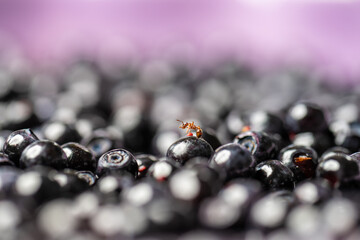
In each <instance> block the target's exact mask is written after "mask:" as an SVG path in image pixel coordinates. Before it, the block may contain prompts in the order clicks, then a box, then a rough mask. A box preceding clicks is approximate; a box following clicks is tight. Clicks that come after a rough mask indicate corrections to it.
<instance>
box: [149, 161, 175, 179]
mask: <svg viewBox="0 0 360 240" xmlns="http://www.w3.org/2000/svg"><path fill="white" fill-rule="evenodd" d="M171 171H172V167H171V165H170V164H169V163H167V162H158V163H156V166H155V168H154V172H153V175H154V177H155V178H157V179H159V178H163V177H168V176H169V175H170V173H171Z"/></svg>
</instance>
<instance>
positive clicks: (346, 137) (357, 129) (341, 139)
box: [331, 122, 360, 152]
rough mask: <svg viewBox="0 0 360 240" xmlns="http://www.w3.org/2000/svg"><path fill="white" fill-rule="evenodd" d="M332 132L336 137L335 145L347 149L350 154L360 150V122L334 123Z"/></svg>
mask: <svg viewBox="0 0 360 240" xmlns="http://www.w3.org/2000/svg"><path fill="white" fill-rule="evenodd" d="M331 130H332V132H333V133H334V135H335V143H336V145H338V146H341V147H344V148H347V149H349V150H350V152H356V151H358V150H359V149H360V122H351V123H348V122H333V123H332V124H331Z"/></svg>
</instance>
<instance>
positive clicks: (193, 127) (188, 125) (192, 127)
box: [176, 120, 203, 138]
mask: <svg viewBox="0 0 360 240" xmlns="http://www.w3.org/2000/svg"><path fill="white" fill-rule="evenodd" d="M176 121H178V122H181V125H180V126H179V128H182V129H187V130H186V133H187V134H188V136H192V133H191V132H190V130H195V131H196V137H198V138H200V137H201V136H202V134H203V131H202V129H201V128H200V127H199V126H196V125H195V123H194V122H191V123H190V122H185V123H184V122H183V121H180V120H176Z"/></svg>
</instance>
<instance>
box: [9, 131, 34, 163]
mask: <svg viewBox="0 0 360 240" xmlns="http://www.w3.org/2000/svg"><path fill="white" fill-rule="evenodd" d="M38 140H39V139H38V137H37V136H36V135H35V134H34V133H33V132H32V131H31V130H30V129H21V130H17V131H15V132H12V133H11V134H10V135H9V136H8V137H7V139H6V141H5V143H4V146H3V151H4V152H5V153H6V154H7V155H8V156H9V158H10V160H11V161H13V162H14V163H15V165H16V166H19V159H20V156H21V153H22V152H23V151H24V149H25V148H26V147H27V146H29V145H30V144H31V143H33V142H36V141H38Z"/></svg>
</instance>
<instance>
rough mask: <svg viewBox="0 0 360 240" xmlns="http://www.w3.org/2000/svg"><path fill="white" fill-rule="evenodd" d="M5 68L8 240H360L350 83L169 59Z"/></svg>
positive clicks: (0, 231) (359, 157)
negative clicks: (112, 65) (202, 67)
mask: <svg viewBox="0 0 360 240" xmlns="http://www.w3.org/2000/svg"><path fill="white" fill-rule="evenodd" d="M0 77H1V79H2V80H1V81H2V82H1V89H0V100H1V102H0V150H1V152H0V236H1V237H0V238H1V239H10V240H12V239H29V240H38V239H56V240H63V239H77V240H80V239H87V240H92V239H94V240H97V239H139V240H140V239H143V240H145V239H146V240H149V239H179V240H189V239H209V240H213V239H214V240H218V239H219V240H220V239H229V240H230V239H359V238H360V228H359V226H360V222H359V221H360V214H359V210H360V168H359V165H360V112H359V108H358V106H359V104H360V97H359V95H358V94H357V92H358V90H357V89H356V88H353V89H351V90H349V89H345V88H344V89H340V90H339V88H336V89H334V88H331V87H330V86H328V85H325V84H323V83H321V82H318V81H316V79H312V78H311V77H310V76H306V75H304V74H301V73H299V72H296V71H286V72H280V73H276V74H273V75H270V76H269V75H268V76H266V77H264V76H260V75H256V74H255V73H253V72H251V71H250V70H249V69H245V68H241V67H238V66H234V65H232V64H224V66H219V67H217V68H214V69H212V70H208V71H192V70H191V69H188V68H186V67H184V66H176V65H174V66H173V65H170V64H168V63H166V62H163V61H153V62H150V63H147V64H145V65H143V66H141V67H140V66H138V67H137V68H134V67H126V68H119V69H111V70H109V69H108V70H106V69H103V68H101V66H98V65H96V64H94V63H89V62H78V63H73V64H72V65H71V66H69V68H68V69H66V70H64V71H62V72H61V74H59V73H57V74H49V73H41V74H40V73H38V72H37V73H33V72H25V71H24V72H23V74H19V73H17V74H15V73H14V72H12V71H10V70H9V69H6V68H4V69H1V70H0ZM24 79H25V80H24ZM177 119H181V120H182V121H183V122H182V124H185V123H191V122H192V121H194V124H196V126H198V128H195V127H194V128H193V129H189V131H188V133H189V134H188V135H187V134H186V131H185V130H184V129H181V128H179V122H178V121H176V120H177ZM183 126H185V125H183ZM194 129H195V130H196V131H194Z"/></svg>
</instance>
